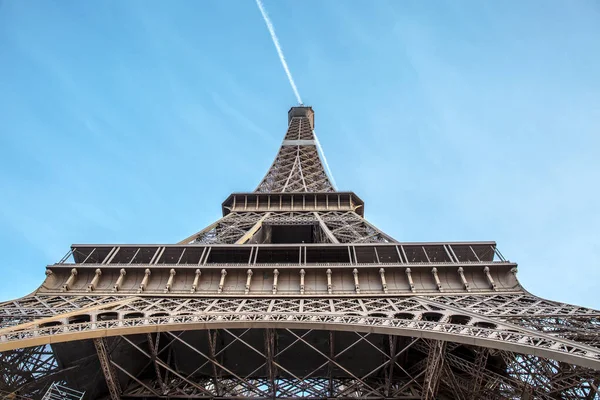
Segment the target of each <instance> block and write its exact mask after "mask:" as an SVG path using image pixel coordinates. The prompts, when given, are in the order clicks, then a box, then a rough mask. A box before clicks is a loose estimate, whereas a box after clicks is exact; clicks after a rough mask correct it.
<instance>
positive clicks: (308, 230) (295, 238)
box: [264, 225, 317, 244]
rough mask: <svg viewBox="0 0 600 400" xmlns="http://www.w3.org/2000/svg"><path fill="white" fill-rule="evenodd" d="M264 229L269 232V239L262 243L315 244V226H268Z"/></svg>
mask: <svg viewBox="0 0 600 400" xmlns="http://www.w3.org/2000/svg"><path fill="white" fill-rule="evenodd" d="M265 228H267V229H266V230H267V231H269V230H270V235H268V236H270V238H269V237H268V236H267V237H265V239H266V241H265V242H264V243H275V244H278V243H317V238H316V236H317V235H316V234H315V233H316V232H315V229H316V228H317V226H316V225H268V226H265ZM268 239H270V240H269V241H267V240H268Z"/></svg>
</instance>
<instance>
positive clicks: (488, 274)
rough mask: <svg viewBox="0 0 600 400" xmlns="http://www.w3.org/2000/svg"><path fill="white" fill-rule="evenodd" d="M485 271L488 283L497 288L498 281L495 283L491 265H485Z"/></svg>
mask: <svg viewBox="0 0 600 400" xmlns="http://www.w3.org/2000/svg"><path fill="white" fill-rule="evenodd" d="M483 273H484V274H485V276H486V277H487V280H488V283H489V284H490V286H491V287H492V289H494V290H497V288H496V283H494V279H493V278H492V275H491V274H490V267H485V268H484V269H483Z"/></svg>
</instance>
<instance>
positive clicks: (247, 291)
mask: <svg viewBox="0 0 600 400" xmlns="http://www.w3.org/2000/svg"><path fill="white" fill-rule="evenodd" d="M246 274H247V275H248V276H247V277H246V289H245V290H244V294H248V293H250V282H251V281H252V270H251V269H249V270H248V271H247V272H246Z"/></svg>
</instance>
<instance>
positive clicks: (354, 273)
mask: <svg viewBox="0 0 600 400" xmlns="http://www.w3.org/2000/svg"><path fill="white" fill-rule="evenodd" d="M352 275H354V290H355V291H356V294H359V293H360V284H359V283H358V270H357V269H356V268H354V269H353V270H352Z"/></svg>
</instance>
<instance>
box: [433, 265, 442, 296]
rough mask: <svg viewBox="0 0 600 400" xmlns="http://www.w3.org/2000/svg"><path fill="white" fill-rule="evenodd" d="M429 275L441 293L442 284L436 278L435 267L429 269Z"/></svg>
mask: <svg viewBox="0 0 600 400" xmlns="http://www.w3.org/2000/svg"><path fill="white" fill-rule="evenodd" d="M431 273H432V274H433V279H435V284H436V285H437V288H438V290H439V291H440V292H441V291H443V289H442V282H440V277H439V276H438V270H437V268H436V267H433V268H432V269H431Z"/></svg>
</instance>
